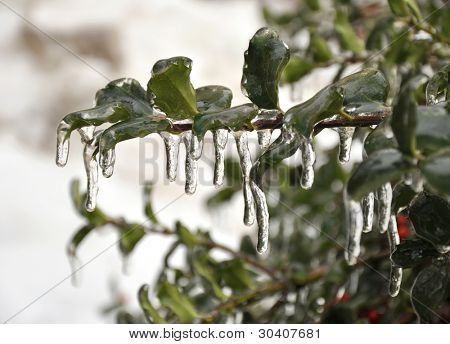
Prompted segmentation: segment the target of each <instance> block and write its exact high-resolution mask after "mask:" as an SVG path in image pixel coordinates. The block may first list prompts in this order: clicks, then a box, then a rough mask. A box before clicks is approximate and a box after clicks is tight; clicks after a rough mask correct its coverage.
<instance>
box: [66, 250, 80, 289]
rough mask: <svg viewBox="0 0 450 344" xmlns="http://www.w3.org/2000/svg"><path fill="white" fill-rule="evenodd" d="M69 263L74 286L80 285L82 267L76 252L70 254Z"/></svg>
mask: <svg viewBox="0 0 450 344" xmlns="http://www.w3.org/2000/svg"><path fill="white" fill-rule="evenodd" d="M69 264H70V269H71V271H72V273H71V274H70V281H71V283H72V285H73V286H74V287H78V286H79V285H80V275H81V274H80V271H79V270H80V269H81V266H82V265H81V262H80V260H79V259H78V257H77V256H76V255H75V254H69Z"/></svg>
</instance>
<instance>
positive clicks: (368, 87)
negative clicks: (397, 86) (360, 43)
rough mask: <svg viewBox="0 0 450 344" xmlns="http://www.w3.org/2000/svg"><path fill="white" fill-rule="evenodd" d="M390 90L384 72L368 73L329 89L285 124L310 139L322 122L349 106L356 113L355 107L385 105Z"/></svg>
mask: <svg viewBox="0 0 450 344" xmlns="http://www.w3.org/2000/svg"><path fill="white" fill-rule="evenodd" d="M388 90H389V84H388V83H387V81H386V79H385V77H384V76H383V74H382V73H381V72H379V71H377V70H375V69H365V70H362V71H360V72H357V73H354V74H351V75H349V76H347V77H345V78H343V79H341V80H339V81H338V82H336V83H334V84H331V85H329V86H327V87H325V88H324V89H322V90H321V91H319V92H318V93H317V94H316V95H314V96H313V97H312V98H311V99H309V100H307V101H306V102H304V103H301V104H299V105H296V106H294V107H292V108H290V109H289V110H288V111H287V112H286V115H285V117H284V123H285V124H286V125H287V126H291V127H293V128H295V129H296V131H297V132H298V133H299V134H301V135H304V136H306V137H309V136H310V134H311V132H312V130H313V128H314V125H315V124H316V123H317V122H319V121H320V120H323V119H325V118H327V117H331V116H333V115H335V114H339V113H340V112H341V111H343V110H344V109H343V107H344V106H347V105H348V106H349V107H351V108H355V110H356V106H355V104H361V103H370V102H376V103H383V102H384V101H385V100H386V97H387V94H388ZM350 104H352V105H350Z"/></svg>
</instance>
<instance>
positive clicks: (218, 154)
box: [213, 129, 228, 187]
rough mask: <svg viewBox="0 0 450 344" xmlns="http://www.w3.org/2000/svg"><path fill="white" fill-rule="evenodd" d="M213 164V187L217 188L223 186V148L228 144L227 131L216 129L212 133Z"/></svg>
mask: <svg viewBox="0 0 450 344" xmlns="http://www.w3.org/2000/svg"><path fill="white" fill-rule="evenodd" d="M213 140H214V149H215V159H216V161H215V164H214V185H215V186H216V187H219V186H221V185H222V184H223V179H224V171H225V148H226V146H227V142H228V130H227V129H218V130H215V131H214V132H213Z"/></svg>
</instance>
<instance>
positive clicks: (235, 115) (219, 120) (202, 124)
mask: <svg viewBox="0 0 450 344" xmlns="http://www.w3.org/2000/svg"><path fill="white" fill-rule="evenodd" d="M257 114H258V107H257V106H256V105H254V104H251V103H248V104H243V105H239V106H235V107H232V108H229V109H226V110H223V111H219V112H214V113H208V114H205V115H201V116H196V117H195V118H194V124H193V125H192V128H193V132H194V134H195V135H196V136H197V137H199V138H203V136H205V134H206V132H207V131H208V130H217V129H228V130H231V131H239V130H243V129H245V128H247V127H250V126H251V120H252V119H253V118H254V117H255V116H256V115H257Z"/></svg>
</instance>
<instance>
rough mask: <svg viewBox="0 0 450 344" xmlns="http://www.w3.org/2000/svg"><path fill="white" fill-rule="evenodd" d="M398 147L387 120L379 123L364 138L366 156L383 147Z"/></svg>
mask: <svg viewBox="0 0 450 344" xmlns="http://www.w3.org/2000/svg"><path fill="white" fill-rule="evenodd" d="M397 147H398V146H397V142H396V141H395V138H394V137H393V133H392V130H391V128H390V126H388V122H387V121H385V122H383V123H381V124H379V125H378V126H377V127H376V128H375V129H374V130H373V131H372V132H371V133H370V134H369V135H367V137H366V139H365V140H364V153H365V155H366V156H370V155H371V154H373V153H374V152H376V151H379V150H382V149H389V148H397Z"/></svg>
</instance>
